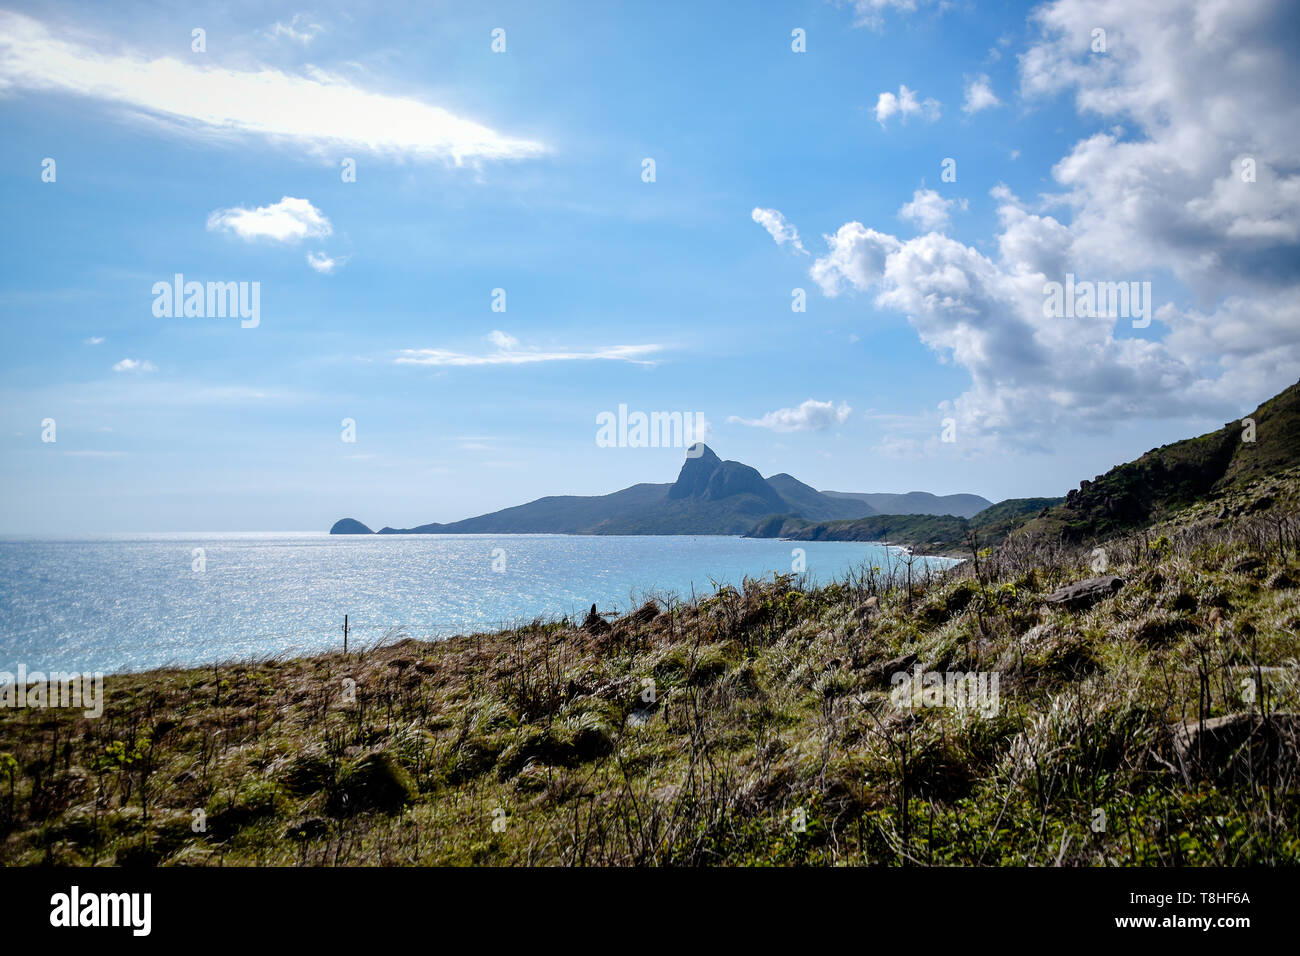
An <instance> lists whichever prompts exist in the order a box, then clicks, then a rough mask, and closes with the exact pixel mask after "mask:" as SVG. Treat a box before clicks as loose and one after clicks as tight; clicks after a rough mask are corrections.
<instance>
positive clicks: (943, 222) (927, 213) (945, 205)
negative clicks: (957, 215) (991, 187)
mask: <svg viewBox="0 0 1300 956" xmlns="http://www.w3.org/2000/svg"><path fill="white" fill-rule="evenodd" d="M968 205H969V203H968V202H967V201H966V200H965V199H944V198H943V197H942V196H940V195H939V194H938V193H937V192H936V191H935V190H933V189H918V190H917V191H916V192H914V193H913V194H912V201H911V202H908V203H904V204H903V207H902V208H901V209H899V210H898V215H899V217H900V218H902V219H906V220H908V221H910V222H914V223H916V225H917V226H918V227H920V228H921V229H923V230H925V231H926V232H932V231H935V230H942V229H946V228H948V221H949V213H950V212H951V211H952V209H953V208H954V207H955V208H957V209H961V210H962V211H965V210H966V208H967V207H968Z"/></svg>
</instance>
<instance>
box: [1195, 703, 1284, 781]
mask: <svg viewBox="0 0 1300 956" xmlns="http://www.w3.org/2000/svg"><path fill="white" fill-rule="evenodd" d="M1170 732H1171V734H1172V737H1173V751H1174V757H1175V763H1176V765H1177V767H1178V769H1180V770H1181V771H1182V772H1183V773H1184V774H1186V775H1187V776H1188V777H1189V778H1194V777H1196V778H1213V777H1220V776H1223V775H1226V774H1239V775H1241V776H1243V777H1250V776H1253V777H1254V778H1255V779H1257V780H1261V781H1262V780H1263V775H1264V772H1265V768H1266V767H1267V765H1268V763H1269V760H1270V758H1271V761H1272V764H1273V766H1274V768H1275V771H1276V770H1277V769H1281V768H1284V767H1292V766H1294V764H1295V758H1296V752H1297V751H1296V737H1297V734H1300V714H1291V713H1273V714H1270V715H1269V716H1268V718H1267V719H1265V718H1263V717H1262V716H1260V715H1259V714H1257V713H1238V714H1228V715H1226V716H1223V717H1211V718H1210V719H1209V720H1206V721H1205V722H1204V723H1202V722H1200V721H1197V720H1188V721H1184V722H1181V723H1177V724H1174V725H1173V726H1172V727H1171V728H1170Z"/></svg>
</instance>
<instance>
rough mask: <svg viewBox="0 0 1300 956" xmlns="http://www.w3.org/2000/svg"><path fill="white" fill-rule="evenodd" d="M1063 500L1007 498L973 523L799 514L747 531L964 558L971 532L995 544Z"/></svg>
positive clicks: (914, 517) (936, 517) (913, 517)
mask: <svg viewBox="0 0 1300 956" xmlns="http://www.w3.org/2000/svg"><path fill="white" fill-rule="evenodd" d="M1064 500H1065V499H1064V498H1008V499H1007V500H1006V501H1001V502H999V503H998V504H996V505H990V506H989V507H988V508H985V509H984V510H983V511H981V512H979V513H978V514H976V515H975V516H974V517H973V518H959V517H956V516H954V515H928V514H919V515H895V514H888V515H871V516H870V517H867V518H858V519H856V520H851V521H823V522H820V523H814V522H811V521H807V520H805V519H803V518H800V517H798V516H797V515H770V516H768V517H766V518H764V519H763V520H762V521H760V522H759V523H758V524H756V525H755V526H754V527H753V528H751V529H750V531H749V537H751V538H789V539H790V540H791V541H883V542H886V543H888V544H901V545H907V546H908V547H910V548H912V549H913V550H914V551H916V553H918V554H946V555H966V554H969V553H970V550H969V548H970V542H971V533H972V532H974V533H975V539H974V540H975V541H976V543H977V546H978V547H987V546H989V545H992V544H997V543H999V542H1000V541H1002V540H1003V539H1004V538H1006V537H1007V535H1009V534H1010V533H1011V532H1012V531H1014V530H1015V529H1016V528H1019V527H1020V526H1022V525H1024V524H1025V523H1026V522H1028V521H1029V520H1030V519H1031V518H1033V517H1035V516H1037V515H1039V514H1041V513H1042V512H1043V511H1044V510H1045V509H1049V508H1052V507H1054V506H1056V505H1058V504H1060V503H1061V502H1062V501H1064Z"/></svg>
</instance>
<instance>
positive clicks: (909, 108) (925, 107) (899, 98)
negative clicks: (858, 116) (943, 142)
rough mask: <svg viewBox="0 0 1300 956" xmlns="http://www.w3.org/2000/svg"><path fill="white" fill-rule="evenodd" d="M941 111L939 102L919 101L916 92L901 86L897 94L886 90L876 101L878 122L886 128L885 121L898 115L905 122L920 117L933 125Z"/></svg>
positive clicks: (934, 100) (932, 100)
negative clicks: (913, 117) (912, 117)
mask: <svg viewBox="0 0 1300 956" xmlns="http://www.w3.org/2000/svg"><path fill="white" fill-rule="evenodd" d="M939 109H940V104H939V101H938V100H936V99H931V98H929V97H927V98H926V99H924V100H921V99H918V98H917V95H916V91H915V90H911V89H908V87H907V86H905V85H900V86H899V87H898V93H897V94H894V93H890V92H889V91H888V90H886V91H885V92H884V93H881V94H880V98H879V99H877V100H876V122H878V123H879V124H880V125H881V126H884V125H885V120H887V119H889V118H890V117H891V116H894V115H898V116H900V117H901V118H902V119H903V121H904V122H906V120H907V118H908V117H909V116H920V117H921V118H922V119H924V120H926V121H927V122H930V123H933V122H934V121H935V120H937V119H938V118H939Z"/></svg>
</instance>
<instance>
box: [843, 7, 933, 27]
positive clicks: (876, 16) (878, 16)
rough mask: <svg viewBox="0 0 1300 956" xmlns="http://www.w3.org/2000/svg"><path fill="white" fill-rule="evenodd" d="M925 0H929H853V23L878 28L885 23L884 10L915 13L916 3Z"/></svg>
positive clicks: (858, 25) (856, 25)
mask: <svg viewBox="0 0 1300 956" xmlns="http://www.w3.org/2000/svg"><path fill="white" fill-rule="evenodd" d="M927 2H929V0H853V13H854V19H853V25H854V26H855V27H870V28H871V29H873V30H879V29H880V28H881V27H883V26H884V23H885V17H884V14H885V11H887V10H896V11H898V12H899V13H915V12H916V8H917V5H918V3H927Z"/></svg>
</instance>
